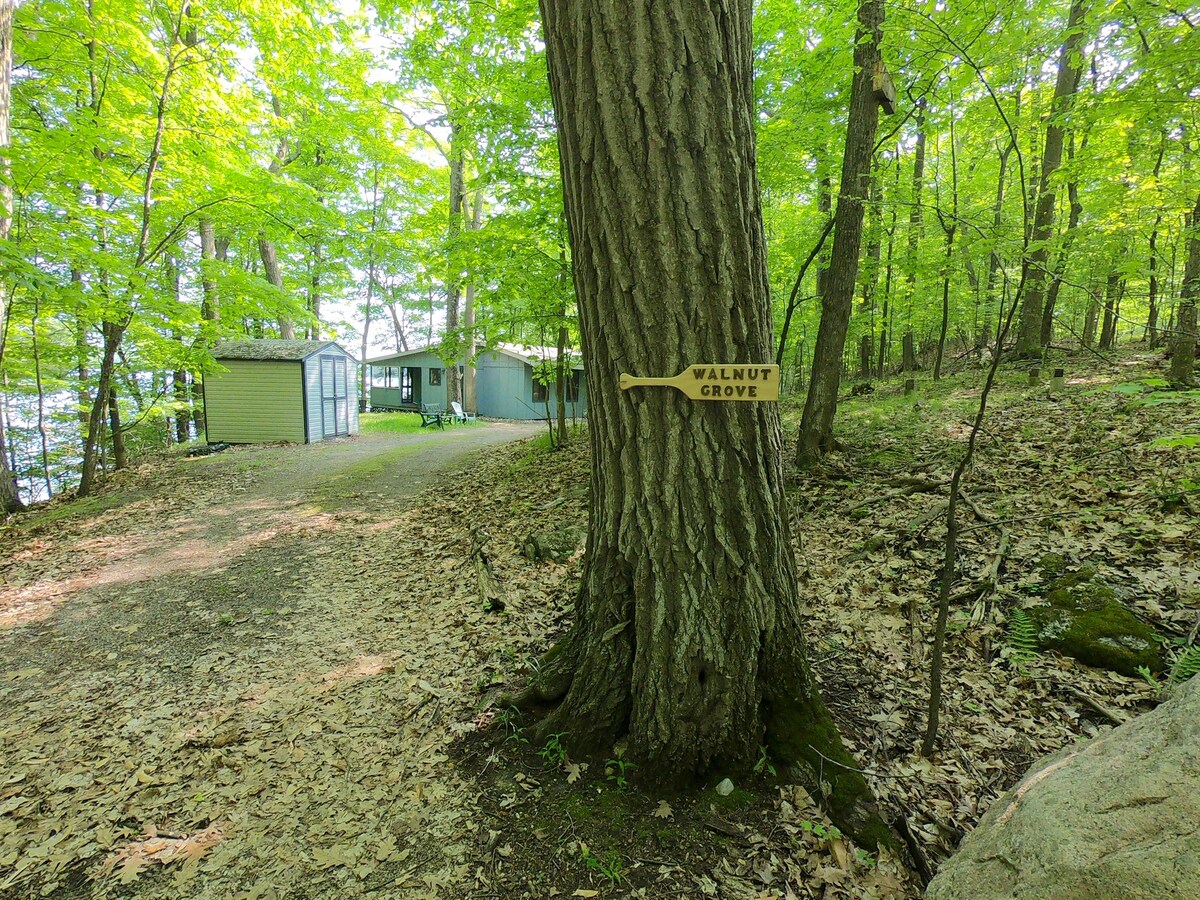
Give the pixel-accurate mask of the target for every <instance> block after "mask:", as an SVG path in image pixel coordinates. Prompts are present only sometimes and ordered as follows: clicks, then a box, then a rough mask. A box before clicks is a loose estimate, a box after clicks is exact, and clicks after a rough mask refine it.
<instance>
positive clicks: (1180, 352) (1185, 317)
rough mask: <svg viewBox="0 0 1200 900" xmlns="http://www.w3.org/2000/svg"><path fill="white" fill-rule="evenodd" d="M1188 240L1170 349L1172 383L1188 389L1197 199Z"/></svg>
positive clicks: (1197, 292)
mask: <svg viewBox="0 0 1200 900" xmlns="http://www.w3.org/2000/svg"><path fill="white" fill-rule="evenodd" d="M1188 224H1189V226H1190V229H1189V230H1190V234H1189V235H1188V239H1187V261H1186V262H1185V263H1184V266H1183V286H1182V288H1181V289H1180V291H1179V306H1178V308H1177V309H1176V312H1175V336H1174V341H1173V342H1172V347H1171V383H1172V384H1174V385H1176V386H1177V387H1191V386H1192V385H1193V384H1194V382H1193V374H1194V373H1193V367H1194V366H1195V362H1196V300H1197V299H1198V298H1200V196H1197V197H1196V207H1195V209H1193V210H1192V215H1191V221H1190V222H1189V223H1188Z"/></svg>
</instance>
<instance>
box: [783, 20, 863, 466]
mask: <svg viewBox="0 0 1200 900" xmlns="http://www.w3.org/2000/svg"><path fill="white" fill-rule="evenodd" d="M882 30H883V2H882V0H863V2H862V3H860V4H859V7H858V33H857V36H856V39H855V44H854V81H853V84H852V85H851V88H850V115H849V120H848V122H847V127H846V150H845V153H844V155H843V157H842V181H841V188H840V193H839V194H838V202H837V212H835V213H834V225H833V254H832V256H831V258H830V261H829V268H828V270H826V277H825V279H824V282H825V283H824V285H823V287H824V291H823V292H822V295H821V325H820V327H819V329H818V331H817V344H816V347H815V349H814V350H813V361H812V375H811V378H810V381H809V386H808V396H807V397H806V398H805V401H804V417H803V419H802V420H801V422H800V435H799V440H798V444H797V448H796V454H797V459H798V460H799V461H800V462H801V463H805V462H811V461H812V460H814V459H817V458H819V457H820V456H821V455H822V454H824V453H825V452H826V451H828V450H829V449H831V447H832V445H833V417H834V414H835V413H836V412H837V397H838V387H839V386H840V384H841V378H842V355H843V353H844V352H845V349H846V330H847V328H848V327H849V325H850V312H851V308H852V306H853V303H854V285H855V282H856V279H857V278H858V256H859V250H860V248H861V244H862V232H863V214H864V212H865V201H866V199H867V196H868V194H869V192H870V183H871V155H872V153H873V151H874V147H875V132H876V130H877V128H878V126H879V103H878V101H877V100H876V99H875V94H874V91H873V90H872V86H871V78H872V74H873V73H874V72H875V69H876V67H877V64H878V62H879V60H880V54H879V44H880V41H881V40H882V37H883V35H882Z"/></svg>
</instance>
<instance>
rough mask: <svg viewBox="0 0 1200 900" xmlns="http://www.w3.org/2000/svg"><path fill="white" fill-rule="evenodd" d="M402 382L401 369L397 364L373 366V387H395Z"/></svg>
mask: <svg viewBox="0 0 1200 900" xmlns="http://www.w3.org/2000/svg"><path fill="white" fill-rule="evenodd" d="M399 384H400V370H399V369H397V368H396V367H395V366H371V387H377V388H394V387H396V386H398V385H399Z"/></svg>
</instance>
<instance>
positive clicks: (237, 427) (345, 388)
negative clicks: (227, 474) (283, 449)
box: [204, 340, 358, 444]
mask: <svg viewBox="0 0 1200 900" xmlns="http://www.w3.org/2000/svg"><path fill="white" fill-rule="evenodd" d="M212 355H213V359H215V360H216V361H217V364H218V366H219V367H220V370H219V371H215V372H210V373H207V374H206V375H205V376H204V430H205V434H206V435H207V438H208V442H209V443H210V444H215V443H217V442H219V441H223V442H226V443H230V444H258V443H265V442H268V441H293V442H295V443H298V444H299V443H304V444H307V443H311V442H313V441H320V440H324V439H325V438H332V437H343V436H345V435H350V434H356V433H357V432H358V390H357V378H356V375H357V371H358V363H357V361H356V360H355V359H354V357H352V356H351V355H350V354H349V353H347V352H346V351H345V350H343V349H342V348H341V347H339V346H338V345H337V344H336V343H335V342H334V341H282V340H252V341H227V342H225V343H222V344H218V345H217V346H216V347H214V348H213V352H212Z"/></svg>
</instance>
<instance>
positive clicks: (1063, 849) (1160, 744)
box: [925, 678, 1200, 900]
mask: <svg viewBox="0 0 1200 900" xmlns="http://www.w3.org/2000/svg"><path fill="white" fill-rule="evenodd" d="M1198 825H1200V678H1193V679H1192V680H1191V681H1188V682H1185V683H1184V684H1183V685H1181V686H1180V687H1179V688H1178V689H1177V690H1176V691H1175V693H1174V696H1173V697H1172V698H1171V699H1170V700H1168V701H1167V702H1166V703H1164V704H1162V705H1161V706H1159V707H1158V709H1156V710H1154V711H1153V712H1149V713H1146V714H1145V715H1142V716H1138V717H1137V718H1136V719H1134V720H1133V721H1131V722H1129V723H1128V724H1126V725H1122V726H1121V727H1120V728H1116V729H1114V730H1112V731H1109V732H1106V733H1105V734H1102V735H1100V736H1099V737H1097V738H1095V739H1094V740H1092V741H1088V742H1084V743H1080V744H1076V745H1075V746H1073V747H1068V748H1066V749H1065V750H1062V751H1059V752H1058V753H1055V754H1053V755H1051V756H1048V757H1046V758H1045V759H1042V760H1041V761H1039V762H1038V763H1036V764H1035V765H1034V766H1033V768H1031V769H1030V770H1029V773H1028V774H1027V775H1026V776H1025V777H1024V778H1023V779H1022V780H1021V782H1020V783H1019V784H1018V785H1017V786H1016V787H1015V788H1013V789H1012V790H1011V791H1009V792H1008V793H1007V794H1005V795H1004V796H1003V797H1001V798H1000V799H999V800H997V801H996V803H995V805H994V806H993V807H992V808H991V809H990V810H989V811H988V813H987V815H986V816H984V817H983V820H982V821H981V822H980V823H979V826H978V827H977V828H976V829H975V830H974V831H973V832H972V833H971V834H970V835H968V836H967V838H966V840H965V841H963V845H962V847H961V848H960V849H959V851H958V853H957V854H955V855H954V856H953V857H951V858H950V860H949V861H947V862H946V864H945V865H943V866H942V868H941V871H940V872H939V873H938V876H937V877H936V878H935V879H934V880H933V881H932V882H931V883H930V885H929V890H928V892H927V893H926V895H925V896H926V898H927V900H991V898H996V900H999V898H1005V900H1171V898H1184V897H1189V898H1190V897H1200V834H1198V833H1197V827H1198Z"/></svg>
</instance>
